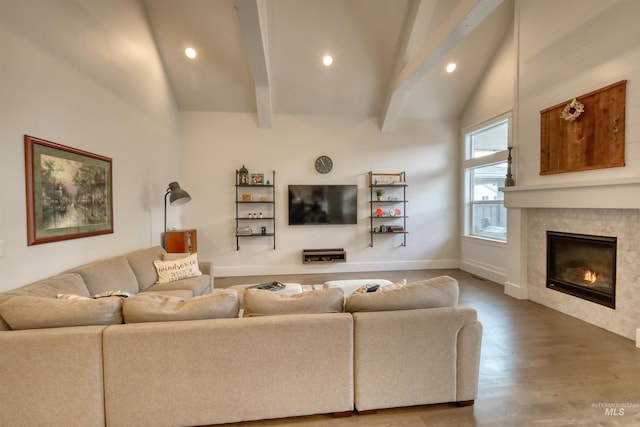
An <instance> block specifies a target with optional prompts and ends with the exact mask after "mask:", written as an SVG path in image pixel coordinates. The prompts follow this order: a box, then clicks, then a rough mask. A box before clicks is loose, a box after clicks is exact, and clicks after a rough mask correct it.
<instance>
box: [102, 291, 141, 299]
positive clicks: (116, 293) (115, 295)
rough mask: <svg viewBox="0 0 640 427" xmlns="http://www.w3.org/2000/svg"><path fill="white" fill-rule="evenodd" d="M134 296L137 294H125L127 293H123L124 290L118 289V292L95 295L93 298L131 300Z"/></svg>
mask: <svg viewBox="0 0 640 427" xmlns="http://www.w3.org/2000/svg"><path fill="white" fill-rule="evenodd" d="M133 295H135V294H132V293H131V292H125V291H122V290H120V289H118V290H117V291H106V292H100V293H99V294H95V295H94V296H93V297H94V298H106V297H121V298H129V297H131V296H133Z"/></svg>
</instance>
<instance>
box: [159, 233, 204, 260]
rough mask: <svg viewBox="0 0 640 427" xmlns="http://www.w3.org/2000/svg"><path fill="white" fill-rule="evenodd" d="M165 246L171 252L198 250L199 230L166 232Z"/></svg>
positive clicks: (193, 251) (194, 251) (192, 251)
mask: <svg viewBox="0 0 640 427" xmlns="http://www.w3.org/2000/svg"><path fill="white" fill-rule="evenodd" d="M164 248H165V250H166V251H167V252H169V253H191V254H193V253H196V252H198V232H197V231H196V230H171V231H167V232H166V233H165V234H164Z"/></svg>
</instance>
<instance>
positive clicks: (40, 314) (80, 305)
mask: <svg viewBox="0 0 640 427" xmlns="http://www.w3.org/2000/svg"><path fill="white" fill-rule="evenodd" d="M0 315H1V316H2V318H3V319H4V320H5V321H6V322H7V324H8V325H9V326H10V327H11V329H40V328H60V327H65V326H86V325H115V324H118V323H122V300H121V299H120V298H102V299H98V300H95V299H91V298H88V299H82V300H79V299H57V298H42V297H31V296H17V297H14V298H11V299H10V300H8V301H5V302H4V303H2V304H0Z"/></svg>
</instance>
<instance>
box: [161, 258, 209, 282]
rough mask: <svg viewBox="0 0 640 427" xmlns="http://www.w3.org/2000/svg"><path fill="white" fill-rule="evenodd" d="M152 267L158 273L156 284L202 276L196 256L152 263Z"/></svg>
mask: <svg viewBox="0 0 640 427" xmlns="http://www.w3.org/2000/svg"><path fill="white" fill-rule="evenodd" d="M153 265H155V267H156V271H157V272H158V281H157V282H156V283H168V282H173V281H176V280H181V279H186V278H189V277H196V276H202V272H201V271H200V268H199V267H198V254H192V255H189V256H188V257H186V258H180V259H176V260H172V261H160V260H158V261H154V262H153Z"/></svg>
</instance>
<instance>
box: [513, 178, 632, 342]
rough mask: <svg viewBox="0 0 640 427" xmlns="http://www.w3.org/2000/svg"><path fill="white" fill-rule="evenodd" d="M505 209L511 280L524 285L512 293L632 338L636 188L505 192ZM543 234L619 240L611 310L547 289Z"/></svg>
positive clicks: (539, 188)
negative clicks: (564, 234)
mask: <svg viewBox="0 0 640 427" xmlns="http://www.w3.org/2000/svg"><path fill="white" fill-rule="evenodd" d="M505 205H506V206H507V208H508V209H509V210H510V211H509V214H510V216H509V221H510V223H509V227H510V228H509V239H510V244H511V245H513V244H515V245H517V246H518V247H517V248H514V247H512V249H514V250H513V251H512V250H510V251H509V253H510V254H511V256H513V254H519V255H520V256H519V257H517V258H519V261H516V262H515V267H516V268H512V269H511V270H512V276H517V277H519V278H520V279H519V281H520V282H524V283H519V284H518V285H519V286H520V292H516V294H519V297H521V298H528V299H530V300H531V301H535V302H537V303H539V304H542V305H545V306H547V307H550V308H553V309H554V310H558V311H560V312H563V313H565V314H568V315H570V316H574V317H577V318H579V319H582V320H584V321H586V322H589V323H592V324H594V325H597V326H599V327H602V328H604V329H607V330H609V331H611V332H614V333H616V334H619V335H622V336H624V337H627V338H629V339H635V338H636V328H639V327H640V183H638V182H635V181H634V180H630V181H623V182H615V183H598V184H591V185H589V184H574V185H572V186H564V187H558V186H529V187H520V188H517V187H510V188H507V189H505ZM512 217H513V218H514V219H515V221H513V223H514V224H512V223H511V222H512V221H511V219H512ZM547 230H553V231H560V232H567V233H576V234H588V235H597V236H614V237H617V238H618V243H617V274H616V283H617V287H616V293H617V295H616V308H615V309H611V308H608V307H604V306H602V305H599V304H596V303H593V302H590V301H586V300H584V299H580V298H577V297H575V296H571V295H568V294H564V293H561V292H558V291H555V290H552V289H548V288H547V287H546V283H545V280H546V253H547V252H546V251H547V248H546V232H547ZM514 233H517V234H514ZM512 237H514V239H512ZM511 264H512V265H513V264H514V263H513V262H512V263H511ZM517 270H519V271H517ZM513 271H516V272H517V273H518V274H513ZM508 275H509V274H508ZM510 281H513V282H517V281H518V279H517V278H514V277H507V285H506V287H507V289H506V290H505V292H506V293H508V294H513V292H510V290H509V289H508V287H509V285H510V283H509V282H510Z"/></svg>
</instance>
